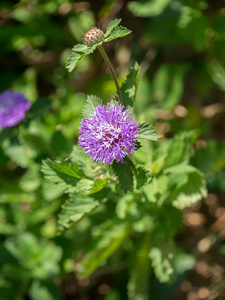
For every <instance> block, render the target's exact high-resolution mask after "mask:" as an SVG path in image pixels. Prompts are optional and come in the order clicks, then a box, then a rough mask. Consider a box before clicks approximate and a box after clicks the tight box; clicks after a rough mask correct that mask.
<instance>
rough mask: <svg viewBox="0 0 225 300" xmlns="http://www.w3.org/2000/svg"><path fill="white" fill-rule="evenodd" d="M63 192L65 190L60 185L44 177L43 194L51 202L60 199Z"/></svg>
mask: <svg viewBox="0 0 225 300" xmlns="http://www.w3.org/2000/svg"><path fill="white" fill-rule="evenodd" d="M63 192H64V191H63V190H62V189H61V188H60V186H58V185H56V184H54V183H52V182H51V181H49V180H47V179H44V181H43V183H42V194H43V196H44V199H45V200H47V201H49V202H51V201H53V200H55V199H58V198H59V197H61V196H62V195H63Z"/></svg>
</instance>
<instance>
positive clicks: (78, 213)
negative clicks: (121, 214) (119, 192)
mask: <svg viewBox="0 0 225 300" xmlns="http://www.w3.org/2000/svg"><path fill="white" fill-rule="evenodd" d="M102 188H103V187H102ZM109 191H110V190H109V189H105V190H104V189H103V190H102V191H100V192H96V193H95V194H94V195H93V196H83V197H82V196H79V195H78V194H73V195H71V197H70V198H69V199H68V200H67V201H66V202H65V204H64V205H63V206H62V212H61V213H60V215H59V221H58V225H59V231H63V230H65V229H67V228H69V227H70V226H71V225H73V224H74V223H76V222H78V221H80V220H81V219H82V218H84V217H87V216H88V215H90V214H92V213H93V212H94V211H95V210H96V209H97V208H98V207H99V206H100V205H101V204H102V203H104V201H105V200H106V199H107V194H108V193H109Z"/></svg>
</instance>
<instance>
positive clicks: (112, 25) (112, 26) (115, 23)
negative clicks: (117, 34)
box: [104, 19, 121, 37]
mask: <svg viewBox="0 0 225 300" xmlns="http://www.w3.org/2000/svg"><path fill="white" fill-rule="evenodd" d="M120 22H121V19H115V20H112V21H111V22H110V23H109V25H108V27H107V29H106V33H105V34H104V37H108V36H109V34H110V33H111V32H112V30H113V29H115V28H116V27H117V26H118V25H119V24H120Z"/></svg>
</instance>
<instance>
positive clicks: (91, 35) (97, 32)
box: [83, 27, 104, 46]
mask: <svg viewBox="0 0 225 300" xmlns="http://www.w3.org/2000/svg"><path fill="white" fill-rule="evenodd" d="M103 36H104V32H103V31H102V30H101V29H99V28H96V27H94V28H91V29H90V30H89V31H88V32H86V33H85V35H84V39H83V42H84V44H86V45H88V46H93V45H94V44H97V43H99V42H101V41H102V40H103Z"/></svg>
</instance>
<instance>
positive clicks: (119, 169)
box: [111, 156, 133, 194]
mask: <svg viewBox="0 0 225 300" xmlns="http://www.w3.org/2000/svg"><path fill="white" fill-rule="evenodd" d="M124 161H125V163H117V162H116V161H115V160H114V161H113V163H112V164H111V167H112V169H113V171H114V172H115V173H116V175H117V176H118V179H119V184H120V186H121V189H122V190H123V191H124V193H125V194H126V193H127V191H129V190H131V189H132V186H133V170H132V169H133V163H132V161H131V160H130V159H129V158H127V156H126V157H125V158H124Z"/></svg>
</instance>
